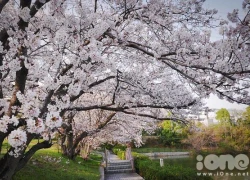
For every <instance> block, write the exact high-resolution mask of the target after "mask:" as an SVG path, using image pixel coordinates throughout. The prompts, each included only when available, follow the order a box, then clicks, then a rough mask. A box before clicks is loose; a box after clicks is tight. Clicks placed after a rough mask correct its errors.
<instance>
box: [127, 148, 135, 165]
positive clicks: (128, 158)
mask: <svg viewBox="0 0 250 180" xmlns="http://www.w3.org/2000/svg"><path fill="white" fill-rule="evenodd" d="M126 160H129V161H130V163H131V166H132V170H134V158H133V156H132V153H131V147H127V149H126Z"/></svg>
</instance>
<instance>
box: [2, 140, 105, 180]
mask: <svg viewBox="0 0 250 180" xmlns="http://www.w3.org/2000/svg"><path fill="white" fill-rule="evenodd" d="M36 142H37V141H32V144H35V143H36ZM6 149H7V142H4V146H3V149H2V154H1V155H3V153H4V152H6ZM101 159H102V157H101V155H99V154H97V153H91V155H90V159H89V160H83V159H82V158H81V157H76V159H75V160H74V161H72V160H69V159H68V158H67V157H63V156H62V154H61V153H60V152H58V147H57V145H53V146H52V147H51V148H49V149H42V150H39V151H37V152H36V153H35V155H34V156H33V157H32V158H31V159H30V161H29V162H28V163H27V165H26V166H25V167H24V168H23V169H21V170H20V171H19V172H17V174H16V175H15V176H14V177H13V180H30V179H36V180H50V179H51V180H99V179H100V173H99V165H100V162H101Z"/></svg>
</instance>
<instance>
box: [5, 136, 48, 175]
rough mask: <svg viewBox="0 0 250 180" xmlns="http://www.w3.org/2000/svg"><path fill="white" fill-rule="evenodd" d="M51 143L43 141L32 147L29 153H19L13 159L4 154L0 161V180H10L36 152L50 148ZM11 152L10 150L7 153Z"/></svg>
mask: <svg viewBox="0 0 250 180" xmlns="http://www.w3.org/2000/svg"><path fill="white" fill-rule="evenodd" d="M51 146H52V143H51V142H49V141H43V142H41V143H37V144H36V145H34V146H33V147H32V148H31V149H30V150H29V151H27V152H26V153H25V149H24V150H23V151H22V152H21V155H20V156H18V157H17V158H15V157H14V156H10V155H9V153H6V154H5V156H4V157H3V158H1V160H0V179H1V180H10V179H12V177H13V175H14V174H15V173H16V172H18V171H19V170H21V169H22V168H23V167H24V166H25V165H26V164H27V162H28V161H29V160H30V158H31V157H32V156H33V155H34V154H35V152H36V151H38V150H39V149H43V148H50V147H51ZM11 150H13V149H12V148H11V149H10V150H9V151H8V152H10V151H11Z"/></svg>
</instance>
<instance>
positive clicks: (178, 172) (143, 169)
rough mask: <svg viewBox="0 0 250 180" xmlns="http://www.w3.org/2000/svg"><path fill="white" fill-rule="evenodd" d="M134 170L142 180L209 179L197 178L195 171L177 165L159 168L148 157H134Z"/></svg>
mask: <svg viewBox="0 0 250 180" xmlns="http://www.w3.org/2000/svg"><path fill="white" fill-rule="evenodd" d="M135 169H136V171H137V173H138V174H140V175H141V176H142V177H143V178H144V179H154V180H166V179H171V180H195V179H199V180H200V179H203V180H208V179H211V177H200V176H199V177H198V176H197V174H196V171H195V170H193V169H191V168H189V167H183V166H178V165H169V164H165V165H164V166H163V167H160V164H159V162H157V161H153V160H150V159H149V158H148V157H141V156H139V157H136V158H135Z"/></svg>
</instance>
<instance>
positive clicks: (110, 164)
mask: <svg viewBox="0 0 250 180" xmlns="http://www.w3.org/2000/svg"><path fill="white" fill-rule="evenodd" d="M128 164H131V162H130V161H113V162H108V163H107V165H108V166H119V165H128Z"/></svg>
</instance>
